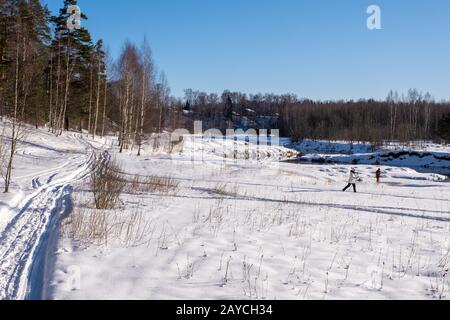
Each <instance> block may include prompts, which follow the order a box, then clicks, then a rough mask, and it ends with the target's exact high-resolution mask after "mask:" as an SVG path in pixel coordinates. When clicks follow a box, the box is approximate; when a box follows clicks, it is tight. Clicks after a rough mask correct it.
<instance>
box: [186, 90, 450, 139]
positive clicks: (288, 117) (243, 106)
mask: <svg viewBox="0 0 450 320" xmlns="http://www.w3.org/2000/svg"><path fill="white" fill-rule="evenodd" d="M184 101H185V106H184V110H185V111H186V112H188V114H189V118H190V119H191V121H190V123H192V122H193V121H195V120H202V121H203V123H204V127H206V128H219V129H222V130H224V129H226V128H243V127H244V129H245V126H246V124H251V125H253V128H256V129H272V128H274V129H280V130H281V134H282V135H284V136H288V137H291V138H293V139H294V140H303V139H321V140H347V141H367V142H372V143H376V144H379V143H383V142H385V141H401V142H407V141H413V140H440V139H445V140H450V137H449V136H448V134H447V135H445V132H448V130H449V122H448V118H450V103H449V102H436V101H435V100H434V99H433V98H432V96H431V95H430V94H429V93H422V92H420V91H418V90H416V89H410V90H409V91H408V93H406V94H399V93H398V92H394V91H391V92H389V94H388V96H387V98H386V99H385V100H382V101H376V100H373V99H369V100H359V101H313V100H309V99H299V98H298V97H297V96H296V95H293V94H284V95H275V94H256V95H247V94H245V93H240V92H230V91H224V92H223V93H222V95H220V96H219V95H218V94H214V93H213V94H208V93H205V92H201V91H195V90H192V89H188V90H186V91H185V97H184ZM446 119H447V121H445V120H446Z"/></svg>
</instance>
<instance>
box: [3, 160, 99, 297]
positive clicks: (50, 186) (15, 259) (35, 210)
mask: <svg viewBox="0 0 450 320" xmlns="http://www.w3.org/2000/svg"><path fill="white" fill-rule="evenodd" d="M74 160H75V159H74ZM92 161H93V155H90V156H89V155H86V156H85V157H82V158H81V159H80V158H78V159H76V161H72V162H69V163H67V166H66V167H65V168H64V169H63V170H61V168H56V169H55V172H54V173H55V175H56V173H58V177H59V176H60V175H61V176H60V178H59V179H56V178H55V179H49V180H48V181H47V183H45V184H43V183H42V181H40V179H39V177H35V178H34V179H33V181H34V182H35V183H36V184H35V191H34V192H33V193H32V194H31V195H29V196H28V197H26V198H25V199H24V200H23V201H22V202H21V204H19V206H18V207H19V208H20V210H19V214H17V216H16V217H15V218H14V219H13V220H12V221H11V222H10V223H9V225H8V226H7V227H6V229H5V230H4V231H3V233H2V234H1V235H0V300H23V299H26V298H27V295H28V293H29V292H30V290H31V287H32V286H33V279H30V275H31V270H32V269H33V268H34V263H35V261H36V260H37V259H36V255H37V254H41V253H42V252H40V251H42V250H40V248H41V247H42V246H44V245H45V239H47V238H48V234H47V233H48V232H49V230H50V229H51V227H52V224H53V223H54V222H55V221H56V219H55V216H58V215H60V214H62V213H64V211H65V210H66V209H67V208H64V205H63V202H64V201H62V199H64V198H65V197H67V195H68V193H70V192H71V186H72V185H73V184H74V183H76V182H77V181H80V180H83V179H84V178H86V176H87V175H88V174H89V168H90V167H91V164H92Z"/></svg>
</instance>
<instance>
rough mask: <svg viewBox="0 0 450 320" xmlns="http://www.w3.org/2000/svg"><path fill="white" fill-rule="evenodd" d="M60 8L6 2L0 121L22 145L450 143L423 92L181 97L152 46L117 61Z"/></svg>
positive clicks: (1, 27) (443, 105) (1, 15)
mask: <svg viewBox="0 0 450 320" xmlns="http://www.w3.org/2000/svg"><path fill="white" fill-rule="evenodd" d="M61 5H62V6H61V9H60V11H59V14H58V15H56V16H52V15H51V13H50V11H49V9H48V8H47V7H46V6H44V5H42V4H41V2H40V1H39V0H0V57H1V60H0V116H1V118H2V119H8V121H11V123H12V127H13V130H12V132H11V133H10V135H11V140H12V141H13V142H14V141H16V140H17V139H18V138H19V137H20V126H21V125H22V124H24V123H28V124H32V125H34V126H36V127H46V128H48V130H49V131H50V132H52V133H54V134H55V135H60V134H61V133H62V132H63V131H65V130H76V131H80V132H81V131H86V132H88V133H89V134H91V135H92V136H93V137H94V138H95V137H96V136H104V135H105V134H116V135H117V136H118V137H119V139H118V141H119V144H120V147H121V150H123V149H128V148H134V147H135V146H136V147H138V150H139V151H138V154H139V153H140V149H141V148H140V147H141V145H142V142H143V141H144V140H145V139H146V137H147V136H148V135H149V134H153V133H162V132H164V131H168V132H170V131H171V130H173V129H175V128H183V127H185V128H188V129H189V128H191V127H192V123H193V121H196V120H202V121H203V122H204V127H205V128H218V129H221V130H224V129H227V128H242V129H248V128H250V127H251V128H255V129H262V128H264V129H272V128H277V129H280V130H281V132H282V134H283V135H285V136H289V137H291V138H293V139H294V140H302V139H327V140H336V139H340V140H350V141H356V140H358V141H369V142H374V143H383V142H385V141H394V140H396V141H410V140H424V139H433V140H440V139H446V140H448V139H450V137H449V132H448V131H449V130H448V128H449V126H450V125H449V116H448V115H449V113H450V103H449V102H436V101H434V99H433V97H432V96H431V94H429V93H423V92H421V91H419V90H416V89H411V90H409V92H407V93H404V94H400V93H397V92H395V91H391V92H390V93H389V94H388V96H387V98H386V99H385V100H384V101H375V100H371V99H368V100H367V99H365V100H359V101H312V100H309V99H303V98H298V97H297V96H296V95H294V94H284V95H277V94H246V93H240V92H231V91H228V90H225V91H224V92H223V93H222V94H220V95H219V94H216V93H205V92H201V91H196V90H192V89H187V90H186V91H185V96H184V97H173V96H172V95H171V93H170V87H169V84H168V80H167V78H166V76H165V74H164V72H162V71H160V70H158V68H157V66H156V64H155V62H154V60H153V57H152V51H151V48H150V42H149V41H148V40H147V39H145V38H144V39H143V40H142V43H141V44H135V43H131V42H129V41H126V42H125V43H124V44H123V47H122V50H121V52H120V54H119V55H118V56H117V57H112V56H111V54H109V53H108V50H107V49H106V46H105V44H104V42H103V41H102V39H101V38H99V39H98V40H95V39H94V37H93V36H92V35H91V34H90V32H89V31H88V30H87V29H86V28H84V27H81V28H80V29H74V30H69V29H68V28H67V20H68V19H69V16H70V15H69V14H68V12H67V9H68V7H69V6H71V5H77V1H76V0H64V1H62V3H61ZM81 18H82V20H87V19H88V16H87V15H86V14H82V15H81ZM100 36H101V35H100ZM299 91H301V88H299ZM12 151H14V143H13V147H12Z"/></svg>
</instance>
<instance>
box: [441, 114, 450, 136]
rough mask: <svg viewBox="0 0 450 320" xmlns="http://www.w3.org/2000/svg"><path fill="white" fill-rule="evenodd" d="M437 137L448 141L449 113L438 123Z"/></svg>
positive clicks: (449, 132)
mask: <svg viewBox="0 0 450 320" xmlns="http://www.w3.org/2000/svg"><path fill="white" fill-rule="evenodd" d="M438 135H439V137H440V138H441V139H444V140H446V141H450V113H449V114H448V115H447V116H444V117H443V118H442V119H441V120H440V121H439V125H438Z"/></svg>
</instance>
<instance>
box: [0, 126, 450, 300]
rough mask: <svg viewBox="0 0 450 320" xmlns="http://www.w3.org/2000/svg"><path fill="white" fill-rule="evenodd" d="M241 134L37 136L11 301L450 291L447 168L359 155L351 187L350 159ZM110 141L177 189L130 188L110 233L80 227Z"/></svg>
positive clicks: (5, 281) (5, 248)
mask: <svg viewBox="0 0 450 320" xmlns="http://www.w3.org/2000/svg"><path fill="white" fill-rule="evenodd" d="M30 130H31V129H30ZM237 140H238V141H217V140H214V141H212V140H210V139H207V140H201V139H199V138H198V137H194V138H192V139H185V141H184V142H182V143H180V144H178V145H176V146H175V147H174V148H173V149H171V152H170V153H168V152H166V151H167V150H166V151H165V150H164V148H159V149H158V152H154V151H152V150H151V148H150V147H149V146H147V147H146V148H145V150H144V151H145V152H144V154H143V155H142V156H141V157H136V156H135V153H136V151H135V152H133V153H131V152H130V153H125V154H119V153H118V150H117V148H116V147H114V146H112V145H111V141H112V138H110V139H109V140H108V141H100V139H98V140H97V141H93V140H92V139H91V138H87V137H86V135H80V134H78V133H65V134H64V135H63V136H62V137H59V138H56V137H54V136H53V135H51V134H49V133H47V132H46V131H45V130H37V131H36V130H31V133H30V134H29V135H28V136H27V141H26V142H25V143H21V144H20V146H19V147H20V148H19V155H18V158H17V162H16V165H15V170H14V175H15V178H14V181H15V183H14V186H13V192H11V194H9V195H4V194H2V195H0V275H1V277H0V298H2V299H22V298H44V299H98V298H100V299H440V298H441V299H448V298H450V291H449V290H450V281H449V278H448V268H449V262H450V197H449V192H450V183H449V182H447V181H444V177H443V176H439V175H436V174H421V173H418V172H416V171H414V170H412V169H408V168H402V167H388V166H384V167H382V170H383V178H382V183H381V184H379V185H377V184H376V183H375V177H374V173H375V170H376V168H377V167H374V166H371V165H355V167H356V169H357V171H358V173H359V175H360V176H361V177H362V178H363V182H361V183H360V184H359V185H358V189H359V190H358V191H359V193H357V194H355V193H353V192H350V191H349V192H348V193H343V192H342V191H341V190H342V188H343V187H344V186H345V185H346V184H347V180H348V173H349V168H350V166H349V165H345V164H342V165H326V164H323V165H313V164H298V163H286V162H279V159H284V158H286V157H291V156H294V155H295V152H293V151H291V150H288V149H286V148H282V147H272V146H265V147H264V148H263V149H262V150H257V147H256V146H255V145H254V144H253V142H254V141H250V143H245V141H242V139H237ZM235 148H236V149H237V150H238V152H237V154H238V156H237V157H234V149H235ZM105 150H107V151H108V152H109V155H110V156H111V158H113V159H116V161H117V162H118V163H120V164H121V167H122V173H123V175H124V176H125V177H126V179H127V180H128V181H130V182H131V181H134V180H139V181H141V182H142V181H149V179H155V178H158V177H159V178H161V179H167V180H168V181H171V185H172V187H171V188H168V189H164V190H163V189H155V190H150V189H145V188H139V187H137V188H134V189H133V188H127V189H126V190H125V192H124V193H123V194H122V196H121V198H120V204H119V207H118V208H117V209H116V210H111V211H108V212H106V211H105V212H102V213H101V217H102V219H104V222H105V223H102V224H101V225H102V226H104V227H105V228H104V229H102V230H97V231H95V232H91V233H90V234H89V233H86V232H78V233H73V232H70V230H73V229H75V227H74V225H73V224H74V221H75V220H76V221H77V223H78V229H77V230H78V231H79V230H81V229H82V230H84V231H86V230H92V228H91V227H92V226H91V225H92V224H93V222H92V221H93V219H92V217H95V216H96V215H98V214H99V213H98V212H96V211H95V210H93V209H92V194H91V192H90V191H89V188H88V187H89V185H88V183H87V181H88V179H87V175H88V166H89V164H90V162H91V161H92V155H93V153H100V152H103V151H105ZM230 150H231V152H230ZM251 155H255V156H251ZM235 158H236V159H235ZM0 187H1V185H0ZM70 217H72V218H70ZM74 217H75V218H78V219H75V218H74ZM80 217H81V219H80ZM102 221H103V220H102ZM60 223H61V224H62V227H61V232H57V229H58V228H57V227H59V224H60ZM80 226H81V227H80Z"/></svg>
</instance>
